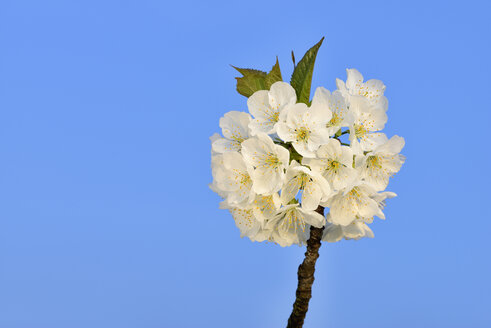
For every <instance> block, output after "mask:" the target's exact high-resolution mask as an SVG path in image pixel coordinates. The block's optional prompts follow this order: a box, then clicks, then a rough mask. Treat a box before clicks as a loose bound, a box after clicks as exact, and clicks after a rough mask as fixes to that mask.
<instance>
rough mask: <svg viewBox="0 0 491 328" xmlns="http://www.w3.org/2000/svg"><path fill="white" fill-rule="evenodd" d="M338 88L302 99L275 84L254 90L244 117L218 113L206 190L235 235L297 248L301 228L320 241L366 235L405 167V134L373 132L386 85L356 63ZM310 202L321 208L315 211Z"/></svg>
mask: <svg viewBox="0 0 491 328" xmlns="http://www.w3.org/2000/svg"><path fill="white" fill-rule="evenodd" d="M336 84H337V90H335V91H333V92H330V91H328V90H327V89H325V88H323V87H319V88H317V90H316V91H315V93H314V97H313V99H312V101H311V102H310V104H309V105H307V104H305V103H300V102H297V95H296V92H295V90H294V88H293V87H292V86H291V85H290V84H288V83H286V82H275V83H274V84H272V85H271V87H270V89H269V90H259V91H256V92H255V93H253V94H252V95H251V96H250V97H249V98H248V101H247V107H248V109H249V113H245V112H238V111H231V112H228V113H226V114H225V115H224V116H223V117H222V118H221V119H220V128H221V129H222V134H223V136H220V135H218V134H215V135H213V136H212V137H211V138H210V139H211V141H212V159H211V164H212V174H213V182H212V183H211V185H210V187H211V189H212V190H213V191H215V192H216V193H218V195H220V197H222V198H223V201H222V202H221V203H220V207H221V208H224V209H228V210H229V211H230V213H231V214H232V216H233V218H234V220H235V223H236V225H237V227H238V228H239V229H240V232H241V236H247V237H249V238H250V239H251V240H252V241H265V240H269V241H273V242H276V243H278V244H280V245H281V246H289V245H292V244H298V245H302V244H304V243H305V242H306V241H307V239H308V237H309V231H310V227H311V226H314V227H317V228H321V227H324V226H325V229H324V235H323V240H324V241H328V242H335V241H339V240H341V239H343V238H344V239H360V238H362V237H373V232H372V230H371V229H370V228H369V227H368V224H370V223H371V222H372V221H373V218H374V216H377V217H379V218H381V219H385V216H384V213H383V212H382V209H383V208H384V206H385V199H386V198H392V197H394V196H396V195H395V194H394V193H392V192H388V191H384V190H385V188H386V187H387V184H388V183H389V178H390V177H391V176H392V175H394V174H395V173H397V172H398V171H399V169H400V168H401V165H402V164H403V163H404V160H405V158H404V156H403V155H401V154H400V151H401V149H402V148H403V147H404V139H403V138H402V137H399V136H393V137H391V138H390V139H389V138H387V136H386V135H385V134H384V133H383V132H381V130H382V129H383V128H384V126H385V124H386V122H387V114H386V112H387V107H388V102H387V98H386V97H385V96H384V91H385V85H384V84H383V83H382V82H381V81H379V80H368V81H366V82H364V81H363V76H362V75H361V74H360V73H359V72H358V71H357V70H355V69H348V70H347V80H346V82H344V81H342V80H339V79H337V80H336ZM319 206H322V207H325V208H326V212H327V208H329V211H328V213H327V214H326V216H325V217H324V216H323V215H321V214H319V212H318V211H316V210H317V209H318V207H319Z"/></svg>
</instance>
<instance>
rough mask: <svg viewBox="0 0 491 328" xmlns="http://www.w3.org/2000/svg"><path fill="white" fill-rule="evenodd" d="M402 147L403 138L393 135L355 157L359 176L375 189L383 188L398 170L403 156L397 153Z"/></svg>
mask: <svg viewBox="0 0 491 328" xmlns="http://www.w3.org/2000/svg"><path fill="white" fill-rule="evenodd" d="M403 147H404V138H401V137H399V136H393V137H392V138H390V140H388V141H387V142H385V143H384V144H382V145H380V146H378V147H376V148H375V149H374V150H373V151H371V152H368V153H367V154H366V155H364V156H357V157H356V168H357V170H359V172H360V177H361V178H362V179H363V180H365V181H366V182H367V183H369V184H370V185H371V186H372V187H374V188H375V190H377V191H380V190H384V189H385V188H386V187H387V184H388V183H389V178H390V177H392V176H393V175H394V174H396V173H397V172H399V170H400V169H401V166H402V164H403V163H404V161H405V157H404V156H403V155H401V154H399V153H400V152H401V150H402V148H403Z"/></svg>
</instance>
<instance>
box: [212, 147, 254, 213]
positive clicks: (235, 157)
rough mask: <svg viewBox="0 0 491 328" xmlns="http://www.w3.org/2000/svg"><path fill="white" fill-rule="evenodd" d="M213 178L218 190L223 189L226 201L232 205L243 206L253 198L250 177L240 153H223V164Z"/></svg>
mask: <svg viewBox="0 0 491 328" xmlns="http://www.w3.org/2000/svg"><path fill="white" fill-rule="evenodd" d="M215 179H216V181H217V186H218V188H219V189H220V190H222V191H225V193H226V197H225V198H226V200H227V203H228V204H230V205H234V206H245V205H244V203H245V204H249V203H251V202H252V201H253V200H254V198H255V193H254V191H253V190H252V179H251V177H250V176H249V171H248V170H247V166H246V164H245V162H244V159H243V157H242V155H241V154H240V153H236V152H226V153H224V154H223V166H222V167H221V169H220V170H218V171H217V172H216V175H215Z"/></svg>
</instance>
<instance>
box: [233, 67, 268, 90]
mask: <svg viewBox="0 0 491 328" xmlns="http://www.w3.org/2000/svg"><path fill="white" fill-rule="evenodd" d="M232 67H233V68H235V69H236V70H237V71H239V72H240V73H241V74H242V75H243V76H242V77H236V78H235V79H236V80H237V92H238V93H240V94H241V95H243V96H245V97H250V96H251V95H252V94H253V93H254V92H256V91H258V90H264V89H266V76H267V74H266V72H263V71H259V70H257V69H251V68H239V67H235V66H232Z"/></svg>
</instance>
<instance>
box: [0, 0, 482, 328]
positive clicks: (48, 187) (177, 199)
mask: <svg viewBox="0 0 491 328" xmlns="http://www.w3.org/2000/svg"><path fill="white" fill-rule="evenodd" d="M490 9H491V7H490V5H489V4H488V2H486V1H473V0H469V1H465V2H464V1H458V2H457V1H428V0H427V1H417V0H415V1H376V0H375V1H349V2H346V1H312V2H309V1H305V2H302V3H300V2H298V1H297V2H293V1H255V0H253V1H247V2H244V1H206V2H203V1H178V2H167V1H150V0H140V1H107V0H103V1H101V0H99V1H88V0H85V1H48V0H47V1H22V0H16V1H13V0H12V1H9V0H3V1H1V2H0V44H1V45H2V47H1V51H0V150H1V158H2V160H1V161H0V327H2V328H3V327H5V328H58V327H59V328H66V327H70V328H79V327H80V328H82V327H84V328H85V327H91V328H99V327H101V328H102V327H104V328H108V327H109V328H111V327H115V328H126V327H128V328H130V327H145V328H147V327H148V328H162V327H165V328H167V327H169V328H187V327H193V328H195V327H237V328H241V327H258V328H261V327H268V328H269V327H282V326H285V325H286V320H287V318H288V315H289V313H290V310H291V304H292V303H293V300H294V292H295V287H296V270H297V266H298V264H299V263H300V262H301V260H302V257H303V252H304V249H303V248H300V247H290V248H281V247H279V246H276V245H272V244H258V243H251V242H250V241H248V240H246V239H241V238H239V232H238V230H237V229H236V228H235V226H234V222H233V220H232V218H231V217H230V215H229V214H228V213H227V212H225V211H223V210H219V209H218V202H219V198H218V197H217V196H216V195H215V194H213V193H212V192H211V191H210V190H209V189H208V183H209V182H210V181H211V174H210V167H209V160H210V158H209V157H210V145H209V140H208V137H209V136H210V135H211V134H213V133H214V132H217V131H218V120H219V118H220V117H221V116H222V115H223V114H224V113H225V112H227V111H229V110H243V111H245V110H247V108H246V99H245V98H244V97H242V96H240V95H239V94H237V93H236V92H235V80H234V77H235V76H237V74H236V72H234V70H233V69H232V68H231V67H230V66H229V64H233V65H236V66H239V67H255V68H259V69H264V70H265V69H268V68H270V67H271V66H272V65H273V63H274V60H275V56H277V55H278V56H279V60H280V64H281V67H282V70H283V76H284V77H286V78H287V77H289V76H290V74H291V71H292V65H291V62H290V51H291V50H292V49H293V50H295V53H296V54H297V57H300V56H301V54H303V52H305V51H306V50H307V49H308V48H309V47H310V46H312V45H313V44H314V43H316V42H317V41H318V40H319V39H320V38H321V37H322V36H325V37H326V39H325V42H324V44H323V46H322V48H321V49H320V51H319V54H318V58H317V65H316V69H315V72H314V79H313V87H317V86H320V85H323V86H326V87H327V88H329V89H332V88H334V87H335V83H334V81H335V78H336V77H340V78H342V79H344V78H345V69H346V68H348V67H354V68H357V69H359V70H360V71H361V72H362V73H363V74H364V75H365V77H367V78H378V79H381V80H383V81H384V82H385V84H386V85H387V86H388V88H387V91H386V96H387V97H388V98H389V112H388V115H389V122H388V124H387V125H386V133H387V134H388V135H389V136H390V135H394V134H398V135H401V136H404V137H405V138H406V147H405V149H404V151H403V153H404V154H405V155H406V156H407V162H406V164H405V166H404V167H403V169H402V170H401V172H400V173H399V174H398V175H397V176H396V177H395V178H394V179H393V180H392V181H391V183H390V185H389V188H388V189H389V190H391V191H394V192H396V193H397V194H398V195H399V197H397V198H395V199H392V200H389V201H388V207H387V209H386V211H385V212H386V216H387V220H386V221H385V222H382V221H380V220H379V221H377V222H375V223H374V224H373V230H374V232H375V238H374V239H370V240H362V241H358V242H340V243H337V244H324V245H323V246H322V248H321V251H320V253H321V254H320V259H319V261H318V266H317V272H316V281H315V284H314V293H313V299H312V301H311V306H310V310H309V313H308V316H307V320H306V323H305V327H336V328H344V327H346V328H348V327H377V328H383V327H445V328H451V327H490V326H491V317H490V315H489V309H490V308H491V300H490V294H491V283H490V281H489V277H490V275H491V261H490V260H489V259H490V255H489V252H490V244H489V237H488V235H489V232H490V229H491V220H490V219H491V217H490V214H489V210H488V208H489V207H488V203H489V201H490V192H489V184H490V182H491V179H490V174H489V161H490V159H491V158H490V155H489V149H488V148H489V145H488V139H489V127H488V124H489V122H490V120H491V115H490V112H491V108H490V105H489V101H488V100H487V96H488V94H489V91H490V82H489V76H490V74H491V66H490V64H489V58H490V57H491V41H490V40H491V39H490V33H489V31H491V23H490V21H489V17H488V16H489V12H490Z"/></svg>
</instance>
